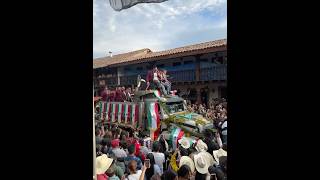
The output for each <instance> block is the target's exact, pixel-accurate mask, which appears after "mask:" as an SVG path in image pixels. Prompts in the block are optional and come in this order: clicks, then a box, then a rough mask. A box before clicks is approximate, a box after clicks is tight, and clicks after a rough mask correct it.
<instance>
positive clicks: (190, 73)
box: [168, 70, 196, 82]
mask: <svg viewBox="0 0 320 180" xmlns="http://www.w3.org/2000/svg"><path fill="white" fill-rule="evenodd" d="M168 75H169V77H170V78H171V79H170V81H171V82H192V81H195V80H196V71H195V70H180V71H170V72H168Z"/></svg>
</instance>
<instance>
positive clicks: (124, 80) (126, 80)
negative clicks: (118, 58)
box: [120, 74, 146, 86]
mask: <svg viewBox="0 0 320 180" xmlns="http://www.w3.org/2000/svg"><path fill="white" fill-rule="evenodd" d="M140 76H141V78H142V79H146V74H140ZM137 77H138V74H136V75H129V76H126V75H124V76H121V77H120V85H121V86H128V85H136V84H137Z"/></svg>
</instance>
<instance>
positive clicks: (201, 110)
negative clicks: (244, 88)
mask: <svg viewBox="0 0 320 180" xmlns="http://www.w3.org/2000/svg"><path fill="white" fill-rule="evenodd" d="M187 110H188V111H189V112H193V113H197V114H201V115H202V116H203V117H205V118H206V119H207V120H209V121H212V123H214V126H215V128H216V129H219V130H220V131H221V134H222V138H223V140H224V141H227V101H226V99H224V98H222V99H213V100H212V101H210V102H209V103H208V106H207V105H206V104H205V103H202V104H191V103H190V101H188V102H187Z"/></svg>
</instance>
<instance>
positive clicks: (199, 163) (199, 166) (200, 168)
mask: <svg viewBox="0 0 320 180" xmlns="http://www.w3.org/2000/svg"><path fill="white" fill-rule="evenodd" d="M194 164H195V167H196V170H197V172H198V173H200V174H207V173H208V167H209V166H210V162H209V160H208V159H207V155H206V154H205V152H199V153H198V154H195V155H194Z"/></svg>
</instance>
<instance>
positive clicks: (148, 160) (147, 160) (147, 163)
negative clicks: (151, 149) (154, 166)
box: [144, 159, 150, 168]
mask: <svg viewBox="0 0 320 180" xmlns="http://www.w3.org/2000/svg"><path fill="white" fill-rule="evenodd" d="M144 164H145V166H146V167H147V168H150V159H145V160H144Z"/></svg>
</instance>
